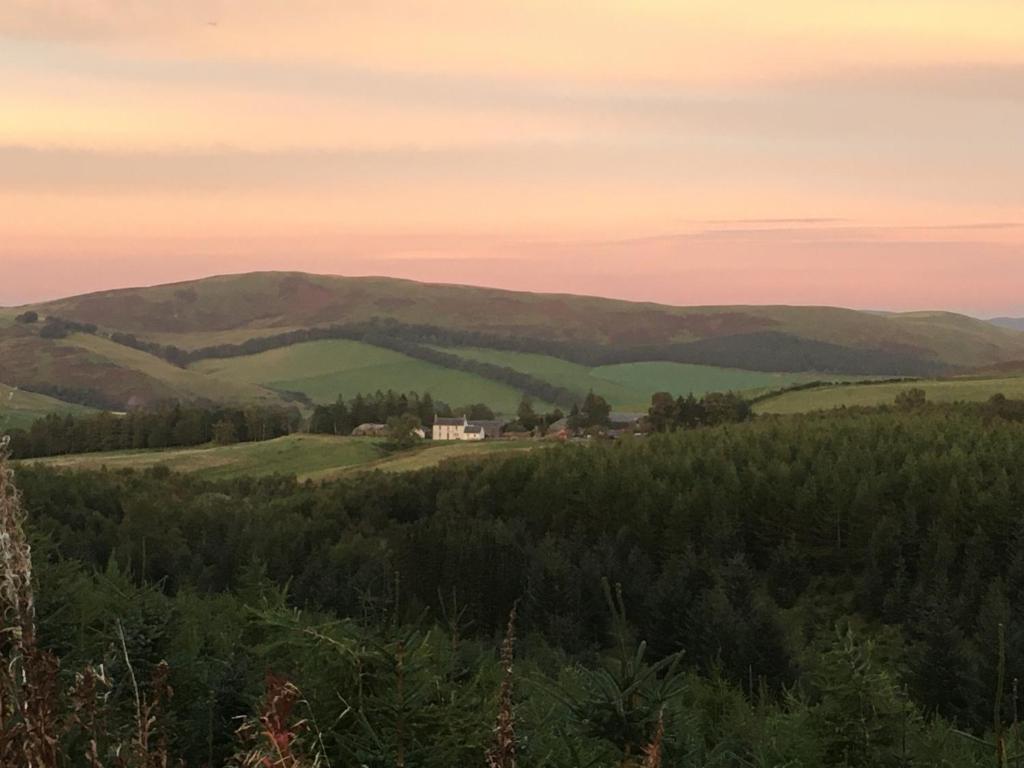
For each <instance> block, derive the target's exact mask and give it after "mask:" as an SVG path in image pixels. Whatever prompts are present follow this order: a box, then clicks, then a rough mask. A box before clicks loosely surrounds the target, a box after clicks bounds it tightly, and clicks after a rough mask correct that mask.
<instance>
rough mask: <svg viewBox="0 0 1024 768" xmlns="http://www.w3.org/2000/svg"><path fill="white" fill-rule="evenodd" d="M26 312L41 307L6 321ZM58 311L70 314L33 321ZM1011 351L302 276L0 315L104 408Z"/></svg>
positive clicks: (490, 394) (11, 345) (760, 372)
mask: <svg viewBox="0 0 1024 768" xmlns="http://www.w3.org/2000/svg"><path fill="white" fill-rule="evenodd" d="M569 287H570V288H571V286H569ZM26 311H32V312H35V313H37V314H38V316H39V320H38V321H37V322H35V323H19V322H16V321H15V319H14V317H15V315H16V314H18V313H23V312H26ZM48 318H49V319H50V321H51V322H50V323H48V322H47V319H48ZM53 318H59V319H61V321H62V322H63V323H65V324H66V325H65V326H62V327H61V328H58V329H57V332H55V333H54V332H52V330H53V329H52V328H51V332H44V330H43V329H44V328H46V327H47V326H48V325H51V324H52V319H53ZM1018 360H1024V333H1021V332H1018V331H1014V330H1012V329H1008V328H1001V327H998V326H996V325H994V324H992V323H989V322H985V321H981V320H976V319H973V318H969V317H966V316H964V315H958V314H953V313H947V312H915V313H905V314H892V313H889V314H882V313H871V312H861V311H856V310H850V309H842V308H835V307H792V306H703V307H675V306H667V305H661V304H653V303H639V302H628V301H621V300H615V299H606V298H597V297H591V296H576V295H572V294H569V293H524V292H513V291H504V290H497V289H490V288H476V287H469V286H461V285H445V284H426V283H417V282H413V281H409V280H399V279H392V278H382V277H337V276H324V275H309V274H303V273H295V272H262V273H251V274H242V275H225V276H219V277H211V278H206V279H202V280H194V281H189V282H182V283H174V284H169V285H160V286H154V287H147V288H130V289H121V290H111V291H103V292H99V293H91V294H85V295H81V296H72V297H68V298H65V299H60V300H56V301H50V302H45V303H41V304H38V305H34V306H31V307H20V308H18V309H17V310H0V381H3V382H5V383H6V384H8V385H10V386H18V387H21V388H22V389H25V390H30V391H33V392H37V393H41V394H46V395H50V396H52V397H56V398H60V399H61V400H64V401H70V402H75V403H81V404H84V405H89V406H95V407H103V408H114V409H119V408H125V407H130V406H132V405H135V404H146V403H152V402H156V401H159V400H167V399H181V400H193V401H210V402H234V403H241V402H260V403H265V404H266V403H280V404H288V403H299V404H301V405H304V406H305V405H308V404H311V403H312V402H324V401H330V400H333V398H334V397H335V396H336V395H337V394H339V393H346V394H349V395H351V394H354V393H355V392H356V391H366V390H372V389H377V388H382V389H386V388H389V387H391V388H394V389H398V390H402V391H408V390H413V389H419V390H425V389H428V388H430V389H432V390H433V394H434V395H435V396H437V397H440V398H442V399H444V398H447V400H450V401H455V402H456V404H457V403H459V402H462V401H466V402H468V401H471V400H488V399H490V400H491V401H493V403H494V405H495V406H496V407H498V408H500V409H502V410H506V411H507V410H509V409H511V408H514V407H515V403H516V402H517V401H518V398H519V397H520V395H521V394H522V393H523V392H526V393H528V394H530V395H531V396H533V397H534V398H535V400H537V401H538V402H541V403H556V404H563V405H564V404H569V403H571V402H572V401H573V400H574V399H575V398H577V397H579V396H581V395H582V394H585V392H586V391H587V390H588V389H594V390H595V391H602V390H605V389H606V390H607V391H608V392H609V394H610V395H611V396H612V398H613V399H614V400H616V401H617V402H616V405H619V406H630V407H636V406H638V405H642V403H643V402H644V401H645V400H646V398H647V397H649V394H650V392H651V391H653V390H654V389H663V388H668V389H671V390H672V391H677V392H685V391H689V390H693V391H695V392H700V391H701V389H702V388H710V387H713V388H730V389H737V390H745V391H753V390H761V391H763V390H765V389H772V388H777V387H779V386H785V385H789V384H793V383H800V382H802V381H808V380H813V379H816V378H823V379H828V380H837V379H844V378H850V377H861V376H888V377H891V376H937V375H946V374H953V373H957V372H962V371H966V370H972V369H973V370H977V369H980V368H986V367H995V366H1000V365H1005V364H1008V363H1012V362H1013V361H1018ZM655 379H656V381H655ZM477 393H479V394H477Z"/></svg>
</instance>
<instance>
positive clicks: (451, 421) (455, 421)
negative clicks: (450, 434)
mask: <svg viewBox="0 0 1024 768" xmlns="http://www.w3.org/2000/svg"><path fill="white" fill-rule="evenodd" d="M465 423H466V420H465V419H464V418H463V417H461V416H460V417H458V418H449V417H447V416H438V417H436V418H435V419H434V426H435V427H461V426H463V425H464V424H465Z"/></svg>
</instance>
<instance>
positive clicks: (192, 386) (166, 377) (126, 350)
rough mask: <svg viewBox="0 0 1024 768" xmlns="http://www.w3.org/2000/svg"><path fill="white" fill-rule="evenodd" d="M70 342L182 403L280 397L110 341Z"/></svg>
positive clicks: (85, 338) (77, 338)
mask: <svg viewBox="0 0 1024 768" xmlns="http://www.w3.org/2000/svg"><path fill="white" fill-rule="evenodd" d="M68 341H69V343H72V344H74V345H75V346H76V347H78V348H80V349H84V350H86V351H87V352H89V353H91V354H93V355H95V356H97V357H99V358H101V359H102V360H104V361H106V362H109V363H112V364H113V365H115V366H117V367H118V368H122V369H126V370H130V371H137V372H139V373H141V374H143V375H145V376H148V377H150V378H152V379H155V380H157V381H160V382H162V383H163V384H164V385H165V386H167V387H169V388H170V389H171V390H173V392H174V393H175V395H176V396H177V397H178V398H179V399H182V400H196V399H199V400H202V399H206V400H212V401H214V402H232V403H254V402H255V403H259V402H277V401H278V400H279V398H278V397H277V396H276V395H275V394H274V393H273V392H270V391H268V390H266V389H264V388H262V387H260V386H258V385H257V384H256V383H251V382H248V381H246V380H245V379H237V378H224V379H219V380H218V379H212V378H210V377H209V376H204V375H202V374H200V373H197V372H196V371H192V370H189V369H187V368H179V367H177V366H175V365H171V364H170V363H168V362H166V361H164V360H161V359H160V358H158V357H154V356H153V355H150V354H148V353H146V352H141V351H139V350H137V349H132V348H131V347H126V346H124V345H122V344H115V343H114V342H112V341H110V340H109V339H104V338H102V337H100V336H92V335H89V334H84V333H76V334H74V335H72V336H71V337H69V339H68Z"/></svg>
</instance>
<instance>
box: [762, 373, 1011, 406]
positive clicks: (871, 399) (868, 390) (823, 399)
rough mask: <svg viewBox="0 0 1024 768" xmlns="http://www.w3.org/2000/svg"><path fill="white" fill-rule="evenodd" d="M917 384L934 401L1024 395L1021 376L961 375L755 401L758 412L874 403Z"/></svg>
mask: <svg viewBox="0 0 1024 768" xmlns="http://www.w3.org/2000/svg"><path fill="white" fill-rule="evenodd" d="M912 387H919V388H921V389H923V390H924V391H925V393H926V394H927V396H928V399H929V400H930V401H932V402H936V403H952V402H957V401H963V402H980V401H984V400H988V399H989V398H990V397H992V395H995V394H999V393H1002V394H1004V395H1006V396H1007V397H1010V398H1024V376H1012V377H1001V378H983V379H982V378H969V379H968V378H963V379H942V380H935V381H915V382H898V383H887V384H868V383H865V384H851V385H847V386H837V387H821V388H817V389H808V390H803V391H800V392H785V393H783V394H781V395H779V396H777V397H773V398H770V399H768V400H764V401H762V402H760V403H757V404H756V406H755V408H754V410H755V411H756V412H757V413H780V414H786V413H806V412H808V411H823V410H829V409H832V408H840V407H842V406H848V407H849V406H873V405H885V404H888V403H892V402H893V401H894V400H895V399H896V395H898V394H899V393H900V392H902V391H904V390H907V389H910V388H912Z"/></svg>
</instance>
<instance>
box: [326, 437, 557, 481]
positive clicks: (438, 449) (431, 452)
mask: <svg viewBox="0 0 1024 768" xmlns="http://www.w3.org/2000/svg"><path fill="white" fill-rule="evenodd" d="M550 445H552V443H546V442H540V441H536V440H494V441H486V442H480V443H437V444H433V443H430V442H428V443H426V444H425V445H422V446H420V447H418V448H414V449H413V450H411V451H403V452H402V453H396V454H392V455H390V456H387V457H385V458H383V459H380V460H379V461H375V462H373V463H371V464H364V465H359V466H350V467H341V468H334V469H325V470H320V471H318V472H310V473H308V474H307V475H306V477H308V478H309V479H312V480H329V479H331V478H335V477H340V476H342V475H349V474H352V473H353V472H360V471H365V470H380V471H382V472H411V471H414V470H417V469H426V468H427V467H436V466H437V465H438V464H440V463H441V462H444V461H460V460H473V459H483V458H488V457H491V456H497V455H507V454H511V453H516V452H519V451H529V450H534V449H537V448H542V447H546V446H550Z"/></svg>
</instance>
